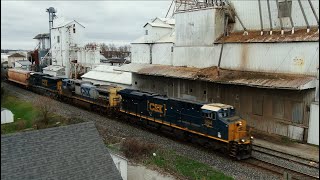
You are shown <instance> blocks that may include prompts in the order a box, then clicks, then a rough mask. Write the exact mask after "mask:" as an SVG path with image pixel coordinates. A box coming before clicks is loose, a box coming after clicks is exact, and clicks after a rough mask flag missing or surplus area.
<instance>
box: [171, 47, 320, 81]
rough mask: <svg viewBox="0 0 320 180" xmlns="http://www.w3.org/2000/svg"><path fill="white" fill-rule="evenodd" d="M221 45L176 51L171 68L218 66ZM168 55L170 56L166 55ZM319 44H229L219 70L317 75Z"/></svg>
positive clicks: (176, 48) (177, 48) (178, 49)
mask: <svg viewBox="0 0 320 180" xmlns="http://www.w3.org/2000/svg"><path fill="white" fill-rule="evenodd" d="M220 49H221V45H220V44H216V45H213V46H207V47H205V46H198V47H175V48H174V53H173V54H174V56H173V66H188V67H197V68H205V67H210V66H217V65H218V61H219V53H220ZM167 53H169V52H167ZM318 57H319V44H318V43H317V42H300V43H246V44H243V43H231V44H225V45H224V50H223V53H222V59H221V68H225V69H233V70H241V71H259V72H276V73H290V74H306V75H313V76H314V75H316V72H317V69H316V68H315V67H316V66H317V65H319V62H318Z"/></svg>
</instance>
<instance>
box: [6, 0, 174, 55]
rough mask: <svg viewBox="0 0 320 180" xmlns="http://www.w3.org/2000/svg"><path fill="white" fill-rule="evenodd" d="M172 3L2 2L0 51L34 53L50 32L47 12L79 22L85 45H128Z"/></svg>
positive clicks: (163, 15)
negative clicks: (52, 9) (41, 37)
mask: <svg viewBox="0 0 320 180" xmlns="http://www.w3.org/2000/svg"><path fill="white" fill-rule="evenodd" d="M170 4H171V0H162V1H134V0H131V1H91V2H89V1H2V0H1V48H2V49H30V50H32V49H34V48H35V46H36V40H34V39H33V37H34V36H36V35H37V34H39V33H46V32H49V22H48V20H49V19H48V13H47V12H46V9H47V8H49V7H55V8H56V9H57V13H56V15H57V16H58V17H61V16H62V17H65V18H66V19H68V20H73V19H74V20H77V21H78V22H80V23H81V24H83V25H84V26H85V27H86V28H85V37H84V38H85V39H84V41H85V42H97V43H101V42H104V43H107V44H109V43H114V44H116V45H122V44H129V43H130V42H131V41H133V40H135V39H137V38H138V37H139V36H141V35H142V34H143V31H142V26H143V25H144V24H145V23H146V22H147V21H149V20H150V19H152V18H155V17H165V15H166V13H167V11H168V9H169V6H170Z"/></svg>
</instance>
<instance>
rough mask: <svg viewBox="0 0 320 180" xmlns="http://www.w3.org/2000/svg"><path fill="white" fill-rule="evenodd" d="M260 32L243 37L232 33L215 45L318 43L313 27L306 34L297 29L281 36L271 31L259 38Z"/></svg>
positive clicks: (316, 30) (252, 32)
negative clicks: (292, 32) (270, 33)
mask: <svg viewBox="0 0 320 180" xmlns="http://www.w3.org/2000/svg"><path fill="white" fill-rule="evenodd" d="M260 33H261V31H249V32H248V35H243V32H233V33H231V34H230V35H229V36H225V37H224V36H222V37H220V38H218V39H217V40H216V42H215V43H222V42H223V41H224V42H225V43H241V42H242V43H245V42H247V43H249V42H251V43H253V42H256V43H261V42H297V41H309V42H317V41H319V33H318V28H317V27H313V28H311V29H310V32H309V33H307V30H306V29H297V30H295V33H294V34H291V30H290V31H287V32H285V34H284V35H281V31H273V34H272V35H269V34H268V33H264V35H262V36H261V34H260Z"/></svg>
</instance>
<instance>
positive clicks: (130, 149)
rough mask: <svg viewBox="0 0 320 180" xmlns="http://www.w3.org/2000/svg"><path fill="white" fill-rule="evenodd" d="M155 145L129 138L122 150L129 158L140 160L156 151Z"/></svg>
mask: <svg viewBox="0 0 320 180" xmlns="http://www.w3.org/2000/svg"><path fill="white" fill-rule="evenodd" d="M156 149H157V146H156V145H155V144H151V143H147V142H145V141H142V140H138V139H136V138H129V139H126V140H125V141H123V143H122V145H121V148H120V150H121V151H122V152H123V153H124V155H125V156H126V157H127V158H133V159H139V158H142V157H145V156H147V155H148V154H151V153H152V152H154V151H156Z"/></svg>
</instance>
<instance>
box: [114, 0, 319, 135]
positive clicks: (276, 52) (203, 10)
mask: <svg viewBox="0 0 320 180" xmlns="http://www.w3.org/2000/svg"><path fill="white" fill-rule="evenodd" d="M176 2H180V3H182V4H176V7H177V8H176V9H177V10H176V12H175V14H174V18H175V25H174V28H172V29H171V30H172V31H171V32H174V33H172V36H173V39H174V41H173V42H172V43H173V48H171V49H170V48H168V46H169V45H168V46H167V48H161V49H162V50H161V51H160V50H155V49H154V48H151V47H155V46H156V45H158V44H159V43H157V41H159V40H160V39H161V38H163V37H164V36H163V37H161V38H160V36H159V35H157V36H155V35H154V34H156V33H149V31H152V30H153V29H156V28H155V26H152V23H154V22H150V23H149V24H147V26H145V27H144V28H143V30H144V31H145V32H144V35H143V37H141V38H139V39H138V40H137V41H134V42H133V43H132V60H131V62H132V63H131V64H128V65H124V66H122V67H120V68H117V70H119V71H125V72H132V80H133V82H134V83H132V86H133V88H137V89H141V90H145V91H153V92H156V93H160V94H165V95H167V96H168V97H174V98H185V99H192V100H197V101H204V102H221V103H225V104H230V105H233V106H234V107H235V108H236V109H237V113H238V114H239V115H240V116H242V117H243V118H245V119H246V120H247V121H248V125H249V126H251V127H253V128H254V129H256V130H260V131H264V132H268V133H272V134H279V135H282V136H287V137H289V138H292V139H297V140H303V141H307V137H308V128H309V120H310V119H309V115H310V110H309V109H310V106H311V103H312V102H313V101H314V97H315V96H314V94H315V89H316V75H317V67H318V66H319V62H318V59H319V29H318V28H319V24H318V23H319V22H317V19H318V17H319V1H318V0H311V1H301V3H299V1H291V0H288V1H284V0H279V1H260V2H261V4H259V2H258V1H251V0H241V1H239V0H229V1H224V0H221V1H220V0H219V1H206V2H210V3H208V4H205V3H204V5H203V6H198V5H196V4H192V2H194V1H176ZM186 2H188V3H190V4H187V5H186V6H185V5H184V4H183V3H186ZM216 2H218V3H216ZM220 2H223V3H220ZM227 2H230V3H229V4H228V3H227ZM268 2H269V4H268ZM277 2H279V3H278V4H277ZM260 9H261V11H260ZM156 21H157V22H160V18H158V20H156ZM156 24H158V23H156ZM163 26H164V27H163V29H165V28H167V29H169V28H168V27H167V25H163ZM146 28H149V29H146ZM146 30H148V31H146ZM156 30H157V29H156ZM146 32H148V33H146ZM159 32H163V31H159ZM168 33H169V32H168ZM146 34H148V35H149V34H151V35H152V36H151V37H152V38H150V37H148V35H146ZM158 34H159V33H158ZM167 35H168V34H167ZM164 56H169V57H166V58H163V59H159V61H158V60H156V59H157V58H156V57H164ZM171 59H172V60H171ZM170 62H171V63H170Z"/></svg>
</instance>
